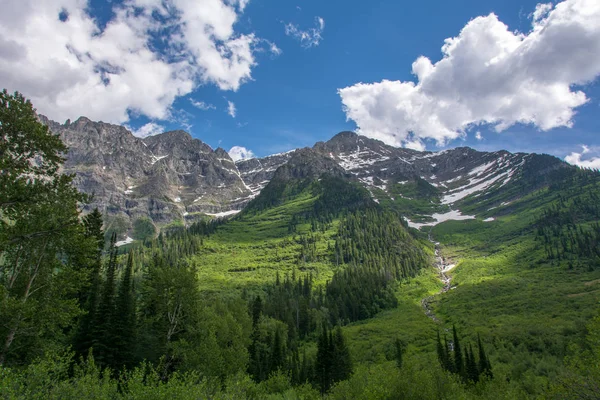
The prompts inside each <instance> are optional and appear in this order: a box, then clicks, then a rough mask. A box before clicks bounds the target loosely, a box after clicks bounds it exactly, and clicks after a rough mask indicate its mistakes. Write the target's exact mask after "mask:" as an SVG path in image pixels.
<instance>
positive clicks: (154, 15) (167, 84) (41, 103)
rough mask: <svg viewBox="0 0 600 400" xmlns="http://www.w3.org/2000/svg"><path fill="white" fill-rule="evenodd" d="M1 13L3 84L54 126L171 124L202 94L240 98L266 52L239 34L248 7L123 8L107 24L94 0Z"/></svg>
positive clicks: (214, 1)
mask: <svg viewBox="0 0 600 400" xmlns="http://www.w3.org/2000/svg"><path fill="white" fill-rule="evenodd" d="M2 4H3V7H2V13H0V82H2V84H3V86H5V87H6V88H7V89H9V90H11V91H13V90H18V91H20V92H22V93H23V94H24V95H26V96H27V97H28V98H30V99H31V100H32V102H33V104H35V106H36V107H37V109H38V110H39V111H40V112H41V113H42V114H46V115H48V116H49V117H51V118H53V119H56V120H65V119H67V118H74V117H77V116H80V115H86V116H88V117H90V118H92V119H97V120H103V121H107V122H114V123H123V122H127V121H128V120H129V115H130V114H135V115H145V116H147V117H149V118H152V119H168V118H169V117H170V108H171V105H172V104H173V102H174V100H175V99H176V98H177V97H180V96H184V95H187V94H189V93H190V92H192V91H193V90H194V89H195V88H196V87H198V86H199V85H203V84H213V85H216V86H217V87H218V88H220V89H221V90H233V91H235V90H238V89H239V87H240V85H242V84H243V83H244V82H246V81H248V80H250V79H251V72H252V69H253V68H254V67H255V65H256V64H257V62H256V59H255V54H256V52H257V51H260V50H261V46H264V44H263V43H262V42H261V40H260V39H258V38H257V37H256V36H255V35H254V34H253V33H245V34H243V33H240V32H237V31H236V29H235V24H236V22H237V21H238V19H239V17H240V15H241V13H242V12H243V10H244V8H245V7H246V6H247V4H248V0H203V1H202V7H199V6H198V2H197V1H196V0H170V1H163V0H124V1H122V2H119V3H118V4H115V5H114V6H113V9H112V17H111V19H110V20H109V21H108V22H107V23H106V25H100V24H99V22H98V21H97V20H96V19H95V17H94V16H93V15H90V14H89V11H88V10H89V8H88V0H53V1H41V2H40V1H37V0H19V1H6V0H4V1H2Z"/></svg>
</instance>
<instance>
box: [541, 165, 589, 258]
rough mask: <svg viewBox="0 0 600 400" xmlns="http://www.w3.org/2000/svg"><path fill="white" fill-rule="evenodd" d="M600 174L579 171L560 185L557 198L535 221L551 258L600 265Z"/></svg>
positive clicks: (545, 249)
mask: <svg viewBox="0 0 600 400" xmlns="http://www.w3.org/2000/svg"><path fill="white" fill-rule="evenodd" d="M599 176H600V174H598V173H597V172H595V171H588V170H579V171H577V173H576V174H574V176H573V177H571V178H570V179H568V180H566V181H565V182H562V183H560V184H555V185H557V187H556V189H557V190H559V193H558V195H557V198H556V199H555V200H554V201H553V203H552V204H551V205H550V206H548V207H546V208H545V209H544V210H543V211H542V213H541V215H539V216H538V218H537V219H536V222H535V227H536V237H537V241H538V242H539V243H541V244H542V245H543V247H544V251H545V254H546V257H547V258H548V259H551V260H566V261H568V262H569V266H570V267H571V268H573V267H574V266H579V265H581V264H582V261H584V260H585V264H586V265H588V266H589V268H594V267H598V266H600V224H599V223H598V221H599V220H600V177H599Z"/></svg>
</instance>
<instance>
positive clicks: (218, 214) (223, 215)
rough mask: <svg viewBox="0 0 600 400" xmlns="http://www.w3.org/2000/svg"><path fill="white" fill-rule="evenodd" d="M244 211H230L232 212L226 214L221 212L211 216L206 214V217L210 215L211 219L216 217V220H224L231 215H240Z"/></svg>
mask: <svg viewBox="0 0 600 400" xmlns="http://www.w3.org/2000/svg"><path fill="white" fill-rule="evenodd" d="M241 211H242V210H230V211H224V212H220V213H216V214H211V213H205V214H206V215H210V216H211V217H215V218H224V217H229V216H230V215H235V214H238V213H240V212H241Z"/></svg>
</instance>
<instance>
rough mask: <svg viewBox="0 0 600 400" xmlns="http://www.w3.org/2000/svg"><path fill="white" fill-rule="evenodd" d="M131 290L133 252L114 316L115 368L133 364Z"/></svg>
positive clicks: (122, 280) (134, 322)
mask: <svg viewBox="0 0 600 400" xmlns="http://www.w3.org/2000/svg"><path fill="white" fill-rule="evenodd" d="M134 303H135V293H134V290H133V252H131V251H130V252H129V255H128V257H127V265H126V267H125V271H124V273H123V277H122V279H121V284H120V286H119V293H118V296H117V298H116V304H115V316H114V328H115V332H114V336H115V343H114V346H115V360H114V365H115V367H117V368H120V367H121V366H130V365H132V364H133V362H134V355H135V332H136V310H135V304H134Z"/></svg>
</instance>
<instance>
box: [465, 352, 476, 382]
mask: <svg viewBox="0 0 600 400" xmlns="http://www.w3.org/2000/svg"><path fill="white" fill-rule="evenodd" d="M465 354H466V357H465V376H466V378H467V380H469V381H471V382H475V383H476V382H477V381H479V370H478V368H477V362H476V361H475V353H474V352H473V346H472V345H471V344H470V343H469V347H468V348H467V350H466V352H465Z"/></svg>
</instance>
